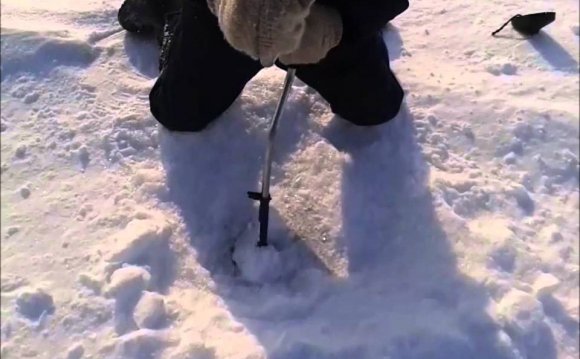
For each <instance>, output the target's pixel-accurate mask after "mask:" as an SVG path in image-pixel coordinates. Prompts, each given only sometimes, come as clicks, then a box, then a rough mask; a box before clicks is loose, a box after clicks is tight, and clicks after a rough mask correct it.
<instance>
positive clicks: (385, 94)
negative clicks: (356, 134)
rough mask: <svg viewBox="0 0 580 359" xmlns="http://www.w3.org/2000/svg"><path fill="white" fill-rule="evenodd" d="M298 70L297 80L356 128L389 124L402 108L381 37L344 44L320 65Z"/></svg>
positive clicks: (304, 66)
mask: <svg viewBox="0 0 580 359" xmlns="http://www.w3.org/2000/svg"><path fill="white" fill-rule="evenodd" d="M281 67H285V66H283V65H281ZM296 69H297V71H296V75H297V77H298V78H300V79H301V80H302V81H304V82H305V83H306V84H307V85H309V86H311V87H312V88H314V89H315V90H317V91H318V93H319V94H320V95H321V96H322V97H323V98H324V99H325V100H326V101H328V103H329V104H330V107H331V109H332V111H333V112H334V113H336V114H337V115H339V116H341V117H342V118H344V119H346V120H348V121H350V122H352V123H354V124H356V125H359V126H372V125H378V124H381V123H384V122H387V121H389V120H391V119H392V118H393V117H395V116H396V115H397V113H398V112H399V110H400V108H401V103H402V101H403V96H404V93H403V89H402V88H401V85H400V84H399V82H398V81H397V79H396V78H395V75H394V74H393V72H392V71H391V69H390V67H389V55H388V51H387V47H386V45H385V43H384V41H383V39H382V37H381V36H380V34H378V33H377V35H376V36H372V37H369V38H362V39H358V40H354V41H342V42H341V43H340V44H339V45H338V46H337V47H336V48H334V49H332V50H331V51H330V52H329V54H328V55H327V57H326V58H324V59H323V60H322V61H321V62H319V63H318V64H315V65H302V66H297V67H296Z"/></svg>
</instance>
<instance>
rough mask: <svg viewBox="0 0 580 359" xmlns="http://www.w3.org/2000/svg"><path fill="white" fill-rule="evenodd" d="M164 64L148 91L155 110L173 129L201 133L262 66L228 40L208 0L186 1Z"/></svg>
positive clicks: (159, 118)
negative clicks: (210, 9)
mask: <svg viewBox="0 0 580 359" xmlns="http://www.w3.org/2000/svg"><path fill="white" fill-rule="evenodd" d="M179 16H180V19H178V23H177V26H176V29H175V34H174V36H173V38H172V42H171V45H170V46H169V48H168V49H167V50H168V53H167V55H166V56H167V57H166V64H165V66H164V68H163V69H162V71H161V74H160V76H159V78H158V79H157V82H156V83H155V85H154V86H153V89H152V90H151V93H150V95H149V102H150V107H151V113H152V114H153V116H154V117H155V118H156V119H157V120H158V121H159V122H160V123H161V124H162V125H163V126H165V127H166V128H167V129H169V130H172V131H201V130H202V129H204V128H205V127H206V126H207V125H208V124H209V123H210V122H211V121H213V120H214V119H216V118H217V117H219V116H220V115H221V114H222V113H223V112H224V111H225V110H227V109H228V108H229V107H230V106H231V104H232V103H233V102H234V101H235V100H236V98H237V97H238V96H239V94H240V93H241V92H242V90H243V88H244V86H245V85H246V83H247V82H248V81H249V80H250V79H251V78H252V77H254V76H255V75H256V73H257V72H258V71H260V69H261V68H262V66H261V65H260V63H259V62H257V61H254V60H252V59H251V58H249V57H248V56H245V55H243V54H241V53H240V52H238V51H236V50H234V49H233V48H232V47H231V46H230V45H229V44H228V43H227V42H226V40H225V39H224V36H223V34H222V32H221V31H220V29H219V26H218V22H217V19H216V17H215V16H214V15H213V14H212V13H211V12H210V11H209V8H208V7H207V4H206V2H205V1H196V0H185V1H184V3H183V8H182V12H181V14H180V15H179Z"/></svg>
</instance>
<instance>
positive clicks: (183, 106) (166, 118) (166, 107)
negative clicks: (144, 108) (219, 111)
mask: <svg viewBox="0 0 580 359" xmlns="http://www.w3.org/2000/svg"><path fill="white" fill-rule="evenodd" d="M166 95H167V94H164V93H163V88H162V85H160V84H156V86H154V87H153V89H152V90H151V93H150V94H149V108H150V111H151V114H152V115H153V117H155V119H156V120H157V121H158V122H159V123H160V124H161V125H162V126H163V127H165V128H166V129H167V130H169V131H175V132H200V131H203V130H204V129H205V128H206V127H207V126H208V125H209V124H210V122H212V121H213V117H211V116H209V115H208V114H203V113H201V111H200V110H199V106H198V104H197V103H196V101H195V99H194V98H191V99H189V100H188V101H184V100H183V99H173V100H172V99H171V97H167V96H166Z"/></svg>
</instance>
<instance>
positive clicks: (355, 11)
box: [317, 0, 409, 39]
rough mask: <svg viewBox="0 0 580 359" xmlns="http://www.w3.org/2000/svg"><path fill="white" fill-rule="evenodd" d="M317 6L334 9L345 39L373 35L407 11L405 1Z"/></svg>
mask: <svg viewBox="0 0 580 359" xmlns="http://www.w3.org/2000/svg"><path fill="white" fill-rule="evenodd" d="M317 2H318V3H319V4H322V5H326V6H330V7H334V8H336V9H337V10H338V11H339V12H340V14H341V16H342V22H343V26H344V32H343V36H344V37H345V38H347V39H353V38H358V37H364V36H369V35H374V34H375V33H377V32H378V31H380V30H381V29H382V28H383V27H384V26H385V25H386V24H387V23H388V22H389V21H391V20H393V19H394V18H395V17H396V16H398V15H399V14H401V13H402V12H403V11H405V10H407V8H408V7H409V2H408V1H407V0H318V1H317Z"/></svg>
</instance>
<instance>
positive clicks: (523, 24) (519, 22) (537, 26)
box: [491, 12, 556, 36]
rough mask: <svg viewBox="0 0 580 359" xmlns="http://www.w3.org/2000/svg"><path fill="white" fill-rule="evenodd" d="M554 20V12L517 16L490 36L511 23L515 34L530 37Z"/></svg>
mask: <svg viewBox="0 0 580 359" xmlns="http://www.w3.org/2000/svg"><path fill="white" fill-rule="evenodd" d="M554 20H556V13H555V12H538V13H535V14H527V15H520V14H517V15H515V16H514V17H512V18H511V19H509V20H508V21H507V22H506V23H505V24H503V25H502V26H501V27H500V28H499V29H497V30H495V31H494V32H492V33H491V35H492V36H495V35H496V34H497V33H498V32H500V31H501V30H503V28H504V27H506V26H507V25H508V24H509V23H510V22H511V23H512V26H513V28H514V29H515V30H516V31H517V32H519V33H521V34H523V35H526V36H532V35H535V34H537V33H538V32H540V30H541V29H542V28H543V27H544V26H546V25H549V24H551V23H552V22H554Z"/></svg>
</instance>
